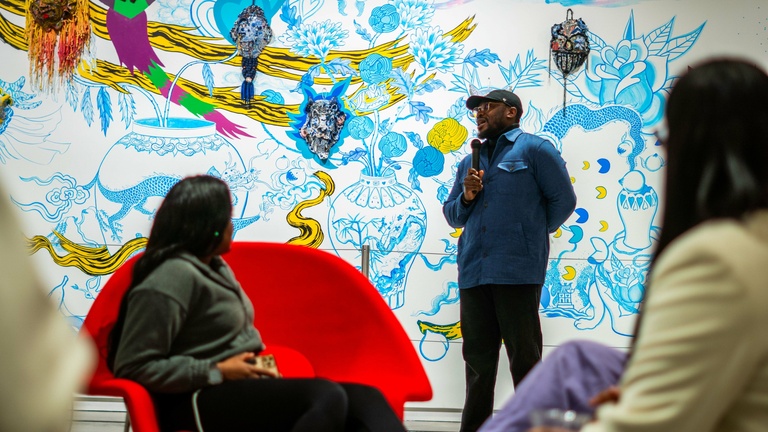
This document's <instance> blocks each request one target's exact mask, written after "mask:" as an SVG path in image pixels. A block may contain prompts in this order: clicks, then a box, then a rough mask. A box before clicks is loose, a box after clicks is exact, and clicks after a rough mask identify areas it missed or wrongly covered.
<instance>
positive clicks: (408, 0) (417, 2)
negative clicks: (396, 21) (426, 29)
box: [393, 0, 435, 32]
mask: <svg viewBox="0 0 768 432" xmlns="http://www.w3.org/2000/svg"><path fill="white" fill-rule="evenodd" d="M393 4H394V6H395V9H397V13H398V14H399V15H400V17H401V21H400V25H401V26H402V27H403V30H404V31H406V32H407V31H410V30H414V29H417V28H420V27H423V26H425V25H427V24H428V23H429V22H430V21H431V20H432V16H434V15H435V8H434V6H433V5H432V4H431V2H427V1H426V0H394V2H393Z"/></svg>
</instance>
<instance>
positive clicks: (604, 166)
mask: <svg viewBox="0 0 768 432" xmlns="http://www.w3.org/2000/svg"><path fill="white" fill-rule="evenodd" d="M597 163H599V164H600V170H599V171H598V172H599V173H600V174H605V173H607V172H608V171H610V170H611V161H609V160H608V159H603V158H600V159H598V160H597Z"/></svg>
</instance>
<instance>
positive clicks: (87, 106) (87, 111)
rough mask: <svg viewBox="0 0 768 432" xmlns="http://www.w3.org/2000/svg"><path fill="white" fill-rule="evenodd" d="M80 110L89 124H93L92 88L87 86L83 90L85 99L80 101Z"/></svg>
mask: <svg viewBox="0 0 768 432" xmlns="http://www.w3.org/2000/svg"><path fill="white" fill-rule="evenodd" d="M80 112H82V113H83V118H85V122H86V123H88V126H90V125H91V124H93V102H91V89H90V87H86V88H85V90H84V91H83V99H82V100H81V101H80Z"/></svg>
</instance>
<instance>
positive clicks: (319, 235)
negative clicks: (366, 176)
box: [285, 171, 336, 249]
mask: <svg viewBox="0 0 768 432" xmlns="http://www.w3.org/2000/svg"><path fill="white" fill-rule="evenodd" d="M314 176H315V177H317V178H318V179H320V181H321V182H323V184H324V185H325V189H321V190H320V194H319V195H318V196H317V197H316V198H312V199H308V200H305V201H302V202H300V203H298V204H296V207H294V208H293V210H291V211H290V212H289V213H288V215H287V216H286V217H285V220H286V221H287V222H288V225H290V226H292V227H294V228H298V229H299V231H300V232H301V234H299V235H298V236H296V237H294V238H292V239H290V240H288V241H287V242H286V243H288V244H295V245H301V246H309V247H311V248H315V249H317V248H319V247H320V245H321V244H322V243H323V239H324V238H325V235H324V234H323V227H322V226H321V225H320V222H318V221H316V220H314V219H311V218H307V217H304V216H302V215H301V212H302V210H304V209H306V208H309V207H314V206H316V205H318V204H320V203H322V202H323V200H325V198H326V197H329V196H331V195H333V192H334V190H335V189H336V185H335V184H334V182H333V178H331V176H330V175H328V173H326V172H323V171H317V172H315V173H314Z"/></svg>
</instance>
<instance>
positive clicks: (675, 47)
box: [659, 23, 706, 61]
mask: <svg viewBox="0 0 768 432" xmlns="http://www.w3.org/2000/svg"><path fill="white" fill-rule="evenodd" d="M705 24H706V23H704V24H702V25H700V26H699V28H697V29H696V30H694V31H692V32H690V33H686V34H684V35H682V36H678V37H676V38H674V39H672V40H670V41H669V43H667V46H666V47H665V48H664V49H663V50H661V51H660V52H659V55H661V56H663V55H668V56H669V60H668V61H672V60H674V59H676V58H678V57H680V56H682V55H683V54H685V53H686V52H688V50H689V49H691V47H693V44H695V43H696V39H698V38H699V35H700V34H701V31H702V30H703V29H704V25H705Z"/></svg>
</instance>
